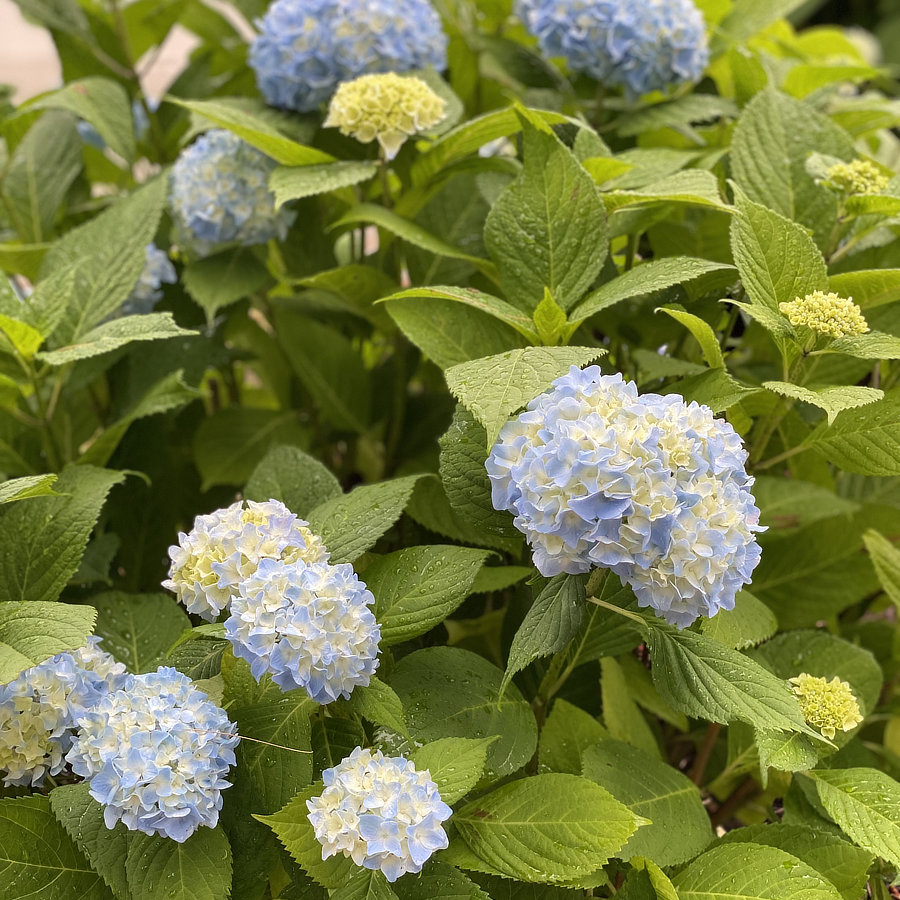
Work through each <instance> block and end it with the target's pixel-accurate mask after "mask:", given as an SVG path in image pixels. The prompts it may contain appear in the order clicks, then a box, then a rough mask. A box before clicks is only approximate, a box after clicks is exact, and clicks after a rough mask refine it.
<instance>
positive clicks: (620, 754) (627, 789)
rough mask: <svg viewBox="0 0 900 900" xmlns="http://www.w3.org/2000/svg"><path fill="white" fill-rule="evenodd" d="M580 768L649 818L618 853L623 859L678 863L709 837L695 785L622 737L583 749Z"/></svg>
mask: <svg viewBox="0 0 900 900" xmlns="http://www.w3.org/2000/svg"><path fill="white" fill-rule="evenodd" d="M582 772H583V774H584V777H585V778H589V779H590V780H591V781H596V782H597V784H599V785H601V786H602V787H604V788H606V790H608V791H609V792H610V794H612V795H613V797H615V798H616V800H618V801H619V802H620V803H624V804H625V806H627V807H628V808H629V809H630V810H631V811H632V812H633V813H635V814H636V815H638V816H641V817H643V818H645V819H649V821H650V824H648V825H645V826H644V827H643V828H639V829H638V830H637V831H636V832H635V833H634V834H633V835H632V836H631V838H629V840H628V843H627V844H625V846H624V847H623V848H622V849H621V850H620V851H619V853H618V854H617V855H618V856H619V857H620V858H621V859H630V858H631V857H632V856H643V857H646V858H647V859H651V860H653V862H655V863H656V864H657V865H658V866H672V865H677V864H678V863H682V862H685V861H686V860H688V859H691V858H692V857H694V856H696V855H697V854H698V853H701V852H702V851H703V850H704V849H705V848H706V847H707V846H708V845H709V843H710V841H711V840H712V837H713V834H712V828H711V827H710V824H709V815H708V814H707V812H706V809H705V807H704V806H703V801H702V799H701V797H700V791H699V789H698V788H697V786H696V785H695V784H694V783H693V782H692V781H691V780H690V779H689V778H687V777H686V776H685V775H682V774H681V772H679V771H678V770H677V769H674V768H672V766H670V765H667V764H666V763H664V762H661V761H660V760H659V759H658V758H656V757H654V756H650V755H649V754H647V753H644V752H643V751H641V750H638V749H637V748H635V747H633V746H631V745H630V744H623V743H622V742H621V741H612V740H609V741H601V742H600V743H598V744H596V745H595V746H593V747H590V748H588V749H587V750H586V751H585V753H584V764H583V767H582ZM676 823H677V827H673V826H675V825H676Z"/></svg>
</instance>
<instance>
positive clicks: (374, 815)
mask: <svg viewBox="0 0 900 900" xmlns="http://www.w3.org/2000/svg"><path fill="white" fill-rule="evenodd" d="M322 780H323V781H324V784H325V789H324V790H323V791H322V793H321V795H320V796H318V797H314V798H313V799H312V800H307V801H306V806H307V808H308V809H309V816H308V818H309V821H310V822H311V823H312V826H313V828H314V829H315V833H316V839H317V840H318V841H319V843H320V844H321V845H322V859H328V858H329V857H330V856H336V855H337V854H339V853H340V854H343V855H344V856H347V857H349V858H350V859H352V860H353V862H355V863H356V864H357V865H358V866H364V867H365V868H367V869H380V870H381V871H382V872H383V873H384V875H385V877H386V878H387V880H388V881H391V882H393V881H396V880H397V879H398V878H399V877H400V876H401V875H403V874H405V873H406V872H421V871H422V866H423V865H424V864H425V862H426V861H427V860H428V858H429V857H430V856H431V854H432V853H434V852H435V851H436V850H443V849H444V848H445V847H446V846H447V845H448V841H447V834H446V832H445V831H444V829H443V828H442V827H441V823H442V822H444V821H446V820H447V819H449V818H450V816H451V815H452V813H453V811H452V810H451V809H450V807H449V806H447V804H446V803H444V802H443V801H442V800H441V796H440V794H439V793H438V788H437V785H436V784H435V783H434V782H433V781H432V780H431V775H430V773H429V772H428V771H427V770H426V771H422V772H420V771H417V770H416V767H415V765H414V764H413V763H412V762H410V761H409V760H407V759H404V758H403V757H402V756H398V757H389V756H385V755H384V754H383V753H381V751H380V750H376V751H374V752H373V751H372V750H364V749H362V748H361V747H357V748H356V749H355V750H354V751H353V752H352V753H351V754H350V756H348V757H347V758H346V759H344V760H342V761H341V762H340V763H339V764H338V765H336V766H335V767H334V768H333V769H326V770H325V771H324V772H323V773H322Z"/></svg>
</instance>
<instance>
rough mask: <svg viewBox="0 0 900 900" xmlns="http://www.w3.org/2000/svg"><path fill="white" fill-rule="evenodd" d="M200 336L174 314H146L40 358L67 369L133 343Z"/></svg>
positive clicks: (101, 328)
mask: <svg viewBox="0 0 900 900" xmlns="http://www.w3.org/2000/svg"><path fill="white" fill-rule="evenodd" d="M193 334H197V332H196V331H189V330H188V329H187V328H179V326H178V325H176V324H175V320H174V319H173V318H172V313H168V312H161V313H145V314H142V315H136V316H125V317H124V318H122V319H112V320H111V321H109V322H104V323H103V324H102V325H98V326H97V327H96V328H94V329H92V330H91V331H89V332H87V333H86V334H84V335H82V336H81V337H80V338H79V339H78V342H77V343H74V344H69V345H67V346H64V347H59V348H57V349H56V350H45V351H44V352H43V353H38V354H37V358H38V359H39V360H40V361H41V362H44V363H47V364H48V365H51V366H64V365H66V364H67V363H71V362H75V361H76V360H79V359H89V358H90V357H92V356H100V355H101V354H102V353H109V352H111V351H112V350H117V349H118V348H119V347H124V346H126V345H127V344H130V343H132V342H133V341H158V340H171V339H172V338H180V337H186V336H188V335H193Z"/></svg>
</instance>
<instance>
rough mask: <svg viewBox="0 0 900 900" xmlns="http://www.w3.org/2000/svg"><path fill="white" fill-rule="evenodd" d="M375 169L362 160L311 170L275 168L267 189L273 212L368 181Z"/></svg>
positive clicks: (307, 167) (313, 167) (372, 176)
mask: <svg viewBox="0 0 900 900" xmlns="http://www.w3.org/2000/svg"><path fill="white" fill-rule="evenodd" d="M377 173H378V166H377V164H376V163H373V162H364V161H362V160H340V161H338V162H332V163H321V164H319V165H312V166H279V167H278V168H277V169H275V171H274V172H272V174H271V175H270V176H269V188H270V189H271V190H272V193H273V194H275V208H276V209H280V208H281V207H282V206H284V204H285V203H287V202H288V201H289V200H299V199H301V198H303V197H314V196H315V195H317V194H327V193H329V192H331V191H336V190H339V189H340V188H344V187H350V186H351V185H354V184H359V183H360V182H361V181H368V180H369V179H370V178H374V177H375V175H376V174H377Z"/></svg>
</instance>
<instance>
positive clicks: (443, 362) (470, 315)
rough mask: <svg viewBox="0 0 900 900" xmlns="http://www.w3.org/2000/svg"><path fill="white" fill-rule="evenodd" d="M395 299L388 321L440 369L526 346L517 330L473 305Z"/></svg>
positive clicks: (392, 301) (390, 305) (407, 292)
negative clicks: (392, 322) (395, 325)
mask: <svg viewBox="0 0 900 900" xmlns="http://www.w3.org/2000/svg"><path fill="white" fill-rule="evenodd" d="M403 293H405V294H409V293H413V292H411V291H404V292H403ZM418 293H420V294H421V293H422V292H418ZM397 296H398V295H395V297H394V299H391V301H390V303H389V304H388V307H387V310H388V313H389V314H390V316H391V318H392V319H393V320H394V322H396V323H397V327H398V328H399V329H400V330H401V331H402V332H403V333H404V334H405V335H406V336H407V337H408V338H409V339H410V340H411V341H412V342H413V343H414V344H415V345H416V346H417V347H418V348H419V349H420V350H421V351H422V352H423V353H424V354H425V355H426V356H427V357H428V358H429V359H431V361H432V362H434V363H435V364H437V365H438V366H440V367H441V368H442V369H447V368H449V367H450V366H455V365H458V364H459V363H464V362H468V361H469V360H473V359H480V358H481V357H483V356H491V355H492V354H495V353H502V352H503V351H505V350H510V349H512V348H514V347H524V346H526V341H525V339H524V338H523V337H522V335H521V334H519V332H518V331H515V330H513V329H512V328H510V327H509V326H508V325H504V324H503V322H500V321H498V320H497V319H496V318H492V317H490V316H487V315H485V314H484V313H481V312H478V311H476V309H475V308H473V307H472V306H469V305H463V304H461V303H457V302H453V301H451V300H442V299H430V298H425V297H422V296H419V297H417V298H416V299H396V297H397ZM498 302H502V301H498Z"/></svg>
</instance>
